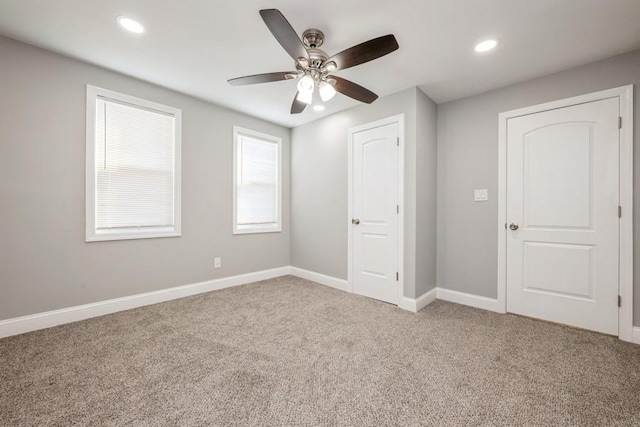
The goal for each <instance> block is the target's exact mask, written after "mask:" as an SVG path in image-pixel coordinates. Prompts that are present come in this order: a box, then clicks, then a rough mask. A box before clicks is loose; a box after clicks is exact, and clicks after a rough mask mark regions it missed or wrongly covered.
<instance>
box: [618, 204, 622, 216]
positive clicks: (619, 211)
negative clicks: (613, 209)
mask: <svg viewBox="0 0 640 427" xmlns="http://www.w3.org/2000/svg"><path fill="white" fill-rule="evenodd" d="M618 218H622V206H620V205H618Z"/></svg>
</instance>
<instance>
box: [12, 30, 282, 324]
mask: <svg viewBox="0 0 640 427" xmlns="http://www.w3.org/2000/svg"><path fill="white" fill-rule="evenodd" d="M0 58H2V60H1V61H0V76H1V78H0V93H1V94H2V102H0V153H1V154H0V212H1V213H0V216H1V218H2V219H1V220H0V241H1V242H2V244H1V246H0V320H1V319H7V318H13V317H17V316H22V315H27V314H32V313H38V312H43V311H47V310H53V309H58V308H63V307H69V306H74V305H78V304H85V303H90V302H95V301H101V300H106V299H110V298H116V297H122V296H127V295H133V294H138V293H142V292H148V291H154V290H158V289H163V288H168V287H173V286H179V285H185V284H189V283H194V282H199V281H204V280H209V279H215V278H219V277H225V276H232V275H236V274H241V273H247V272H251V271H258V270H264V269H269V268H274V267H280V266H285V265H288V264H289V261H290V256H289V234H290V233H289V230H290V222H289V195H290V192H289V177H290V170H289V164H290V158H289V156H290V139H289V138H290V131H289V129H286V128H283V127H280V126H276V125H273V124H270V123H267V122H264V121H261V120H257V119H254V118H251V117H248V116H246V115H243V114H240V113H235V112H232V111H229V110H226V109H224V108H221V107H218V106H215V105H212V104H209V103H206V102H202V101H199V100H197V99H194V98H191V97H188V96H184V95H181V94H178V93H175V92H172V91H169V90H166V89H162V88H160V87H157V86H154V85H151V84H148V83H144V82H142V81H139V80H135V79H132V78H129V77H126V76H123V75H120V74H117V73H114V72H110V71H107V70H105V69H102V68H98V67H94V66H92V65H89V64H86V63H83V62H79V61H75V60H73V59H69V58H66V57H63V56H60V55H57V54H54V53H51V52H47V51H45V50H41V49H38V48H34V47H32V46H28V45H25V44H22V43H19V42H15V41H12V40H9V39H6V38H0ZM87 83H89V84H92V85H96V86H99V87H103V88H106V89H111V90H115V91H118V92H123V93H126V94H129V95H133V96H137V97H141V98H145V99H149V100H151V101H155V102H160V103H163V104H167V105H171V106H173V107H177V108H180V109H182V113H183V138H182V147H183V148H182V150H183V151H182V174H183V175H182V216H183V218H182V237H177V238H163V239H144V240H128V241H127V240H123V241H112V242H93V243H85V241H84V240H85V235H84V222H85V219H84V218H85V217H84V216H85V197H84V190H85V188H84V187H85V185H84V178H85V177H84V170H85V157H84V156H85V85H86V84H87ZM233 125H239V126H243V127H246V128H249V129H255V130H257V131H260V132H265V133H268V134H272V135H276V136H279V137H281V138H282V140H283V165H284V170H283V175H282V176H283V181H284V185H283V190H284V191H283V192H284V194H283V228H284V231H283V232H282V233H269V234H261V235H241V236H233V235H232V211H231V207H232V151H231V150H232V135H233V131H232V128H233ZM216 256H219V257H222V268H220V269H215V270H214V268H213V258H214V257H216Z"/></svg>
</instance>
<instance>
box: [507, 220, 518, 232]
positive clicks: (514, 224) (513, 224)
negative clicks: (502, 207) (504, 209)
mask: <svg viewBox="0 0 640 427" xmlns="http://www.w3.org/2000/svg"><path fill="white" fill-rule="evenodd" d="M509 228H510V229H512V230H513V231H516V230H517V229H518V228H519V226H518V224H516V223H515V222H512V223H511V225H509Z"/></svg>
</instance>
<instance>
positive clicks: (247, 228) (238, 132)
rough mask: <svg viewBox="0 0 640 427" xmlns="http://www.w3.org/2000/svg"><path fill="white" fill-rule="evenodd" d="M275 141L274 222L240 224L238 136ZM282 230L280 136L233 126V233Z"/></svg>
mask: <svg viewBox="0 0 640 427" xmlns="http://www.w3.org/2000/svg"><path fill="white" fill-rule="evenodd" d="M242 135H245V136H248V137H250V138H254V139H258V140H262V141H265V142H270V143H275V144H276V146H277V150H276V152H277V164H276V167H277V173H276V180H277V181H276V204H277V206H276V222H275V223H271V224H268V225H266V224H258V225H242V224H238V143H239V137H240V136H242ZM280 232H282V138H280V137H277V136H273V135H268V134H266V133H262V132H257V131H254V130H251V129H246V128H243V127H240V126H234V127H233V234H234V235H235V234H258V233H280Z"/></svg>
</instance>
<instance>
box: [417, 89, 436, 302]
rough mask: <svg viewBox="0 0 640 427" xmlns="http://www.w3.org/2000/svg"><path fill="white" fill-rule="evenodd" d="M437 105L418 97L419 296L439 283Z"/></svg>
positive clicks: (421, 95) (421, 94)
mask: <svg viewBox="0 0 640 427" xmlns="http://www.w3.org/2000/svg"><path fill="white" fill-rule="evenodd" d="M436 109H437V106H436V104H435V102H433V101H432V100H431V99H430V98H429V97H428V96H427V95H425V94H424V93H423V92H422V91H420V90H418V91H417V97H416V138H417V142H416V193H417V197H416V202H417V205H416V296H420V295H422V294H424V293H425V292H427V291H429V290H431V289H433V288H435V287H436V257H435V256H434V254H435V253H436V229H437V227H436V217H437V208H436V203H435V200H436V198H437V185H436V180H437V160H438V159H437V154H436V151H437V149H436V148H437V110H436Z"/></svg>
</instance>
